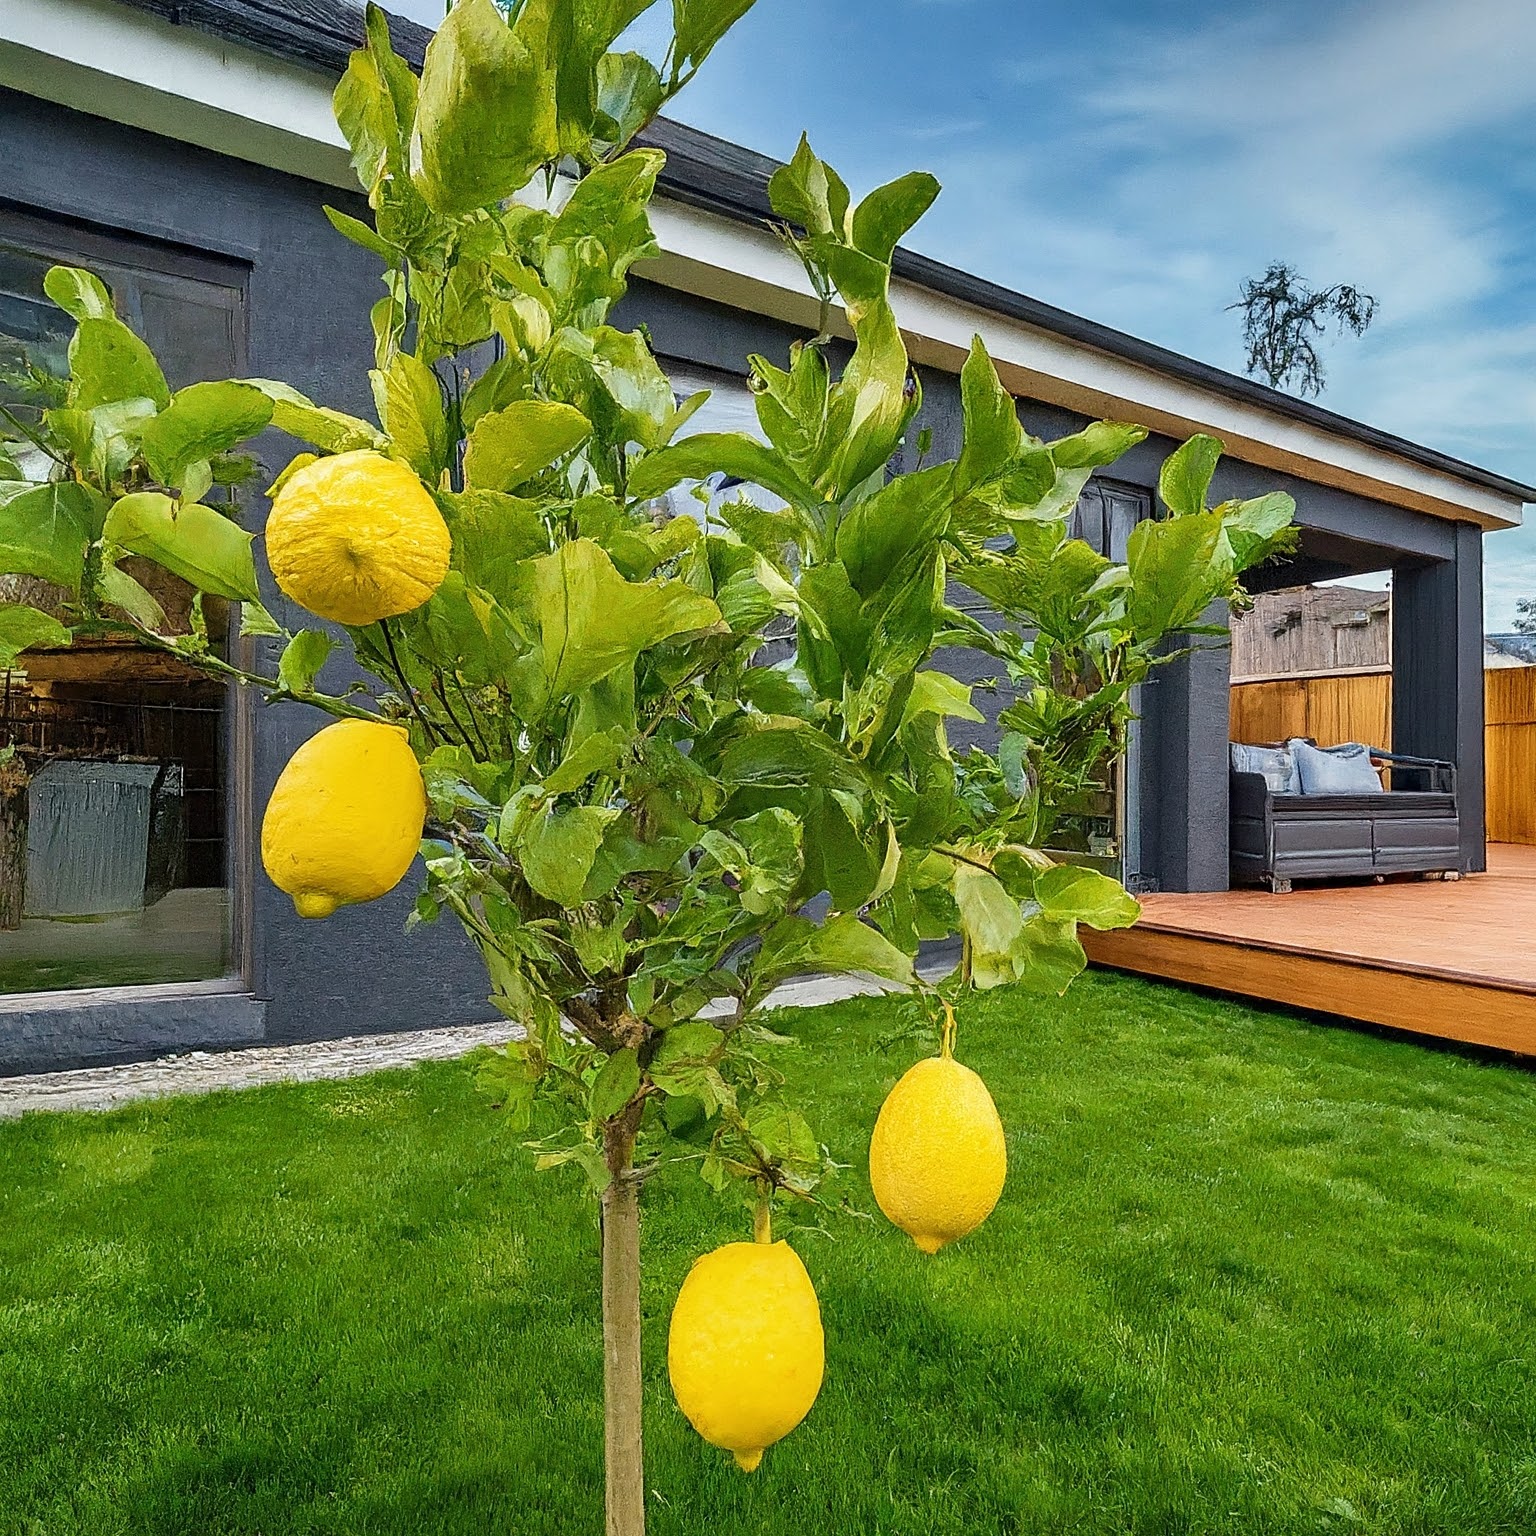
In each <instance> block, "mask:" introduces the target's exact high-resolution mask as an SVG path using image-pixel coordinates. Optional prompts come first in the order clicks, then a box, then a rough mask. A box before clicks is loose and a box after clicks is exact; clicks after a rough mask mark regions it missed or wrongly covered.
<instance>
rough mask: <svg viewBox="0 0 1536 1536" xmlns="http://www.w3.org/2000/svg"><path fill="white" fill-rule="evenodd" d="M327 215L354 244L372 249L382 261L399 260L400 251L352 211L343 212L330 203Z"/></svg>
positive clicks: (368, 249) (365, 248)
mask: <svg viewBox="0 0 1536 1536" xmlns="http://www.w3.org/2000/svg"><path fill="white" fill-rule="evenodd" d="M325 216H326V218H328V219H329V220H330V221H331V227H332V228H333V229H334V230H335V231H336V233H337V234H338V235H343V236H345V237H346V238H347V239H348V240H350V241H351V242H352V243H353V245H360V246H362V248H363V249H364V250H365V251H372V252H373V254H374V255H375V256H377V257H378V258H379V259H380V260H381V261H384V262H387V263H389V264H390V265H393V264H394V263H395V262H396V261H397V260H399V257H400V253H399V251H397V250H396V249H395V247H394V246H392V245H391V244H390V243H389V241H388V240H386V239H385V238H384V237H383V235H381V234H380V233H379V232H378V230H376V229H375V228H374V227H373V225H371V224H364V223H363V221H362V220H361V219H354V218H353V217H352V215H351V214H350V213H342V212H340V211H339V210H338V209H335V208H332V207H330V206H329V205H327V206H326V209H325Z"/></svg>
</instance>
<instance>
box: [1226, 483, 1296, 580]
mask: <svg viewBox="0 0 1536 1536" xmlns="http://www.w3.org/2000/svg"><path fill="white" fill-rule="evenodd" d="M1217 510H1218V511H1219V512H1220V513H1221V518H1222V527H1223V529H1225V531H1226V535H1227V543H1228V545H1229V546H1230V547H1231V550H1232V563H1233V569H1234V570H1237V571H1244V570H1247V569H1248V567H1249V566H1252V565H1256V564H1257V563H1258V562H1259V561H1261V560H1264V559H1266V558H1268V556H1269V555H1271V554H1273V553H1274V552H1275V551H1276V550H1278V549H1283V548H1285V547H1286V546H1287V544H1288V543H1289V538H1288V535H1289V533H1290V529H1291V525H1292V523H1293V522H1294V520H1295V517H1296V502H1295V500H1294V499H1293V498H1292V497H1290V496H1288V495H1287V494H1286V493H1285V492H1284V491H1271V492H1270V493H1269V494H1268V495H1267V496H1255V497H1254V498H1253V499H1252V500H1251V501H1237V502H1227V503H1225V504H1224V505H1222V506H1221V507H1218V508H1217Z"/></svg>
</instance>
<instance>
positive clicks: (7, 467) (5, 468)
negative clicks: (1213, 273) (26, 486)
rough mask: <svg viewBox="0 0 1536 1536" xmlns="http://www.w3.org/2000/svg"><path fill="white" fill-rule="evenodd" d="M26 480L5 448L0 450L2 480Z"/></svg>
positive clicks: (0, 477) (0, 475) (0, 478)
mask: <svg viewBox="0 0 1536 1536" xmlns="http://www.w3.org/2000/svg"><path fill="white" fill-rule="evenodd" d="M26 478H27V477H26V476H25V475H24V474H22V472H21V468H20V466H19V465H18V464H17V463H16V460H15V459H13V458H12V457H11V455H10V454H9V453H7V452H6V450H5V449H4V448H0V480H25V479H26Z"/></svg>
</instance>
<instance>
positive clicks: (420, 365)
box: [375, 352, 450, 486]
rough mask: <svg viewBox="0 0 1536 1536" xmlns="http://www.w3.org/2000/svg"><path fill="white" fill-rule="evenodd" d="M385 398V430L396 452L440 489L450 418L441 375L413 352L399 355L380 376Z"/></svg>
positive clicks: (377, 376)
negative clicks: (444, 408)
mask: <svg viewBox="0 0 1536 1536" xmlns="http://www.w3.org/2000/svg"><path fill="white" fill-rule="evenodd" d="M375 377H376V379H377V384H376V388H378V391H379V393H380V394H381V395H382V397H383V410H382V413H381V414H382V419H383V422H384V430H385V431H386V432H387V433H388V434H389V439H390V442H391V444H392V445H393V447H394V449H395V452H396V453H397V454H399V455H400V456H401V457H402V458H404V460H405V462H406V463H407V464H409V465H410V466H411V468H412V469H414V470H415V471H416V473H417V474H418V475H419V476H420V477H421V479H422V480H423V481H424V482H425V483H426V484H427V485H429V486H430V485H436V484H437V482H438V480H439V478H440V477H441V475H442V473H443V470H444V469H445V468H446V467H447V464H448V454H449V451H450V444H449V441H448V417H447V415H446V413H445V412H444V410H443V390H442V386H441V385H440V384H439V383H438V380H437V375H436V374H435V373H433V371H432V370H431V369H430V368H429V367H427V365H426V364H425V363H424V362H422V361H421V359H420V358H417V357H413V356H412V355H411V354H410V353H409V352H396V353H395V355H394V356H393V357H392V358H391V359H390V362H389V367H388V368H387V369H385V371H384V373H383V374H382V375H376V376H375Z"/></svg>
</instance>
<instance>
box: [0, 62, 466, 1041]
mask: <svg viewBox="0 0 1536 1536" xmlns="http://www.w3.org/2000/svg"><path fill="white" fill-rule="evenodd" d="M0 144H3V145H4V153H3V154H0V201H3V202H5V203H7V204H9V205H11V206H12V207H13V208H19V209H21V210H23V211H27V212H33V213H45V214H52V215H62V216H64V217H65V218H68V219H76V220H80V221H83V223H84V224H85V225H86V226H88V227H99V228H105V229H107V230H110V231H114V232H130V233H132V234H135V235H139V236H144V237H147V238H149V239H153V240H159V241H166V242H170V243H172V244H174V245H176V246H180V247H185V248H189V249H191V250H194V251H211V252H218V253H221V254H223V255H226V256H230V257H233V258H236V259H237V260H239V261H241V262H243V263H245V264H247V266H248V268H249V278H248V285H247V293H248V296H249V305H248V316H249V334H248V338H247V356H248V359H249V366H250V370H251V373H252V374H253V375H254V376H257V377H274V378H282V379H286V380H287V381H289V382H290V383H292V384H294V385H295V386H296V387H298V388H299V389H302V390H304V391H305V392H306V393H308V394H310V395H312V396H313V397H315V398H316V399H319V400H321V401H323V402H325V403H326V404H329V405H334V406H338V407H340V408H342V409H344V410H351V411H356V412H359V413H365V414H371V404H370V401H369V399H368V387H367V370H368V368H369V367H370V366H371V362H372V343H371V339H370V338H371V333H370V330H369V326H368V309H369V306H370V305H371V304H372V303H373V301H374V298H375V297H376V296H377V288H378V266H377V263H376V261H375V260H374V259H373V258H372V257H370V256H369V255H368V254H367V253H366V252H363V251H361V250H359V249H358V248H357V247H355V246H352V245H349V244H348V243H347V242H346V241H344V240H342V239H341V238H340V237H339V236H338V235H337V234H336V233H335V231H334V230H333V229H332V228H331V226H330V224H329V223H328V222H327V220H326V218H325V215H324V213H323V211H322V209H323V206H324V205H325V204H326V203H331V204H332V205H334V206H341V207H343V208H346V209H347V210H348V211H350V212H352V213H354V214H364V213H366V209H365V208H363V207H362V206H360V200H358V199H350V200H349V199H348V198H347V197H346V196H345V195H344V194H341V193H338V192H337V191H336V190H335V189H333V188H330V187H323V186H319V185H316V184H314V183H310V182H305V181H301V180H298V179H296V178H293V177H289V176H284V175H281V174H279V173H277V172H274V171H268V170H265V169H263V168H261V167H258V166H253V165H248V164H245V163H243V162H237V161H231V160H228V159H225V158H223V157H222V156H218V155H214V154H211V153H207V152H205V151H202V150H198V149H195V148H192V147H190V146H187V145H182V144H178V143H174V142H172V141H170V140H166V139H162V138H158V137H155V136H153V135H150V134H144V133H139V132H136V131H134V130H131V129H127V128H123V127H121V126H119V125H116V124H112V123H108V122H106V121H104V120H102V119H99V118H93V117H88V116H84V115H82V114H80V113H76V112H71V111H69V110H67V109H65V108H61V107H56V106H53V105H51V104H48V103H45V102H40V101H37V100H35V99H33V98H31V97H27V96H22V95H19V94H17V93H15V92H12V91H5V90H0ZM294 451H295V445H294V444H292V443H291V442H289V441H287V440H286V439H283V438H281V437H279V436H278V435H277V434H272V435H271V436H270V437H269V438H267V439H264V440H263V445H262V457H263V459H264V460H265V462H266V464H267V466H268V467H269V468H271V469H273V470H274V471H275V469H276V468H278V467H280V466H281V465H282V464H283V463H285V462H286V461H287V458H288V456H289V455H290V454H291V453H293V452H294ZM264 587H265V589H266V593H265V595H266V599H267V601H268V602H269V605H270V606H271V607H272V609H273V612H274V613H277V614H278V615H279V617H285V615H284V613H283V600H282V598H281V597H280V596H279V595H278V594H277V592H276V590H275V588H273V587H272V585H271V582H270V579H269V578H266V577H265V576H264ZM286 617H289V618H292V617H295V615H291V614H289V615H286ZM327 676H328V678H329V676H330V674H327ZM322 723H323V721H322V719H321V718H320V717H319V716H318V714H317V713H316V712H315V711H310V710H304V709H298V708H294V707H286V708H274V709H265V708H260V707H258V708H256V709H255V711H254V719H253V721H252V731H251V733H250V734H251V737H252V740H253V749H252V751H251V754H250V761H249V764H248V771H249V775H250V778H249V783H250V789H251V793H250V796H249V805H250V806H251V807H252V810H251V821H252V824H253V825H254V822H255V819H256V817H255V812H254V807H259V806H262V805H265V804H266V801H267V797H268V795H269V793H270V792H271V788H272V785H273V783H274V782H275V781H276V778H277V775H278V773H279V772H280V771H281V770H282V767H283V765H284V763H286V762H287V760H288V757H289V756H290V755H291V753H292V752H293V750H294V748H296V747H297V746H298V745H299V743H300V742H302V741H303V740H304V739H305V737H306V736H308V735H309V734H310V733H311V732H312V731H313V730H314V729H316V728H317V727H318V726H319V725H320V724H322ZM249 846H251V847H254V839H253V838H252V839H250V840H249ZM235 878H236V879H237V880H239V879H240V878H242V877H241V876H240V875H238V874H237V875H236V877H235ZM243 879H244V882H245V889H246V890H247V892H249V894H250V900H251V922H250V925H249V926H250V934H251V952H250V954H249V957H248V961H247V966H248V970H247V974H248V977H249V984H250V989H251V993H252V994H253V995H254V997H255V998H256V999H258V1000H265V1002H266V1007H265V1026H264V1027H265V1034H266V1037H267V1038H268V1039H271V1040H296V1039H314V1038H323V1037H326V1036H335V1035H341V1034H348V1033H365V1032H369V1031H375V1030H392V1029H408V1028H416V1027H423V1026H426V1025H431V1024H443V1023H450V1022H461V1021H465V1020H471V1019H483V1018H487V1017H490V1016H492V1010H491V1009H490V1008H489V1006H488V1005H487V1003H486V1001H485V997H486V991H487V988H486V985H485V981H484V978H483V974H482V972H481V968H480V962H479V959H478V957H477V956H476V955H475V953H474V951H473V949H472V947H471V946H470V944H469V942H468V940H466V939H465V938H464V936H463V934H462V933H461V932H460V931H459V929H458V928H457V926H456V925H449V924H440V925H438V926H437V927H435V928H418V929H416V930H415V931H413V932H411V933H409V934H407V933H406V932H405V931H404V923H405V918H406V915H407V913H408V912H409V910H410V907H411V902H412V899H413V894H414V888H415V887H416V885H417V884H418V882H417V880H416V879H415V878H414V877H407V879H406V881H405V882H403V884H402V885H401V887H400V888H398V889H397V890H396V891H395V892H394V893H393V894H392V895H391V896H390V897H388V898H386V899H385V900H383V901H381V902H377V903H375V904H373V905H370V906H368V907H366V908H352V909H350V910H344V911H342V912H340V913H338V914H337V915H336V916H334V917H331V918H328V919H326V920H325V921H324V922H305V921H303V920H301V919H300V918H299V917H298V916H297V915H296V914H295V913H294V911H293V905H292V903H291V902H290V901H289V900H288V898H287V897H286V896H284V895H283V894H282V893H281V892H280V891H278V890H276V889H275V888H274V887H273V886H272V884H271V882H270V881H268V880H267V879H266V877H265V875H264V874H262V873H261V871H260V870H259V868H255V869H252V868H247V869H246V871H245V873H244V875H243ZM45 1011H47V1010H44V1009H42V1008H38V1009H34V1010H30V1011H29V1013H28V1021H27V1024H26V1026H25V1028H23V1027H21V1026H17V1027H15V1028H14V1029H13V1028H11V1027H9V1024H8V1021H7V1020H5V1019H4V1017H3V1016H0V1070H3V1067H4V1063H5V1060H6V1056H5V1051H6V1046H5V1043H4V1042H5V1040H6V1038H7V1036H12V1037H13V1038H19V1037H20V1036H21V1035H22V1034H23V1033H24V1034H25V1035H26V1036H27V1038H28V1039H29V1040H30V1041H31V1042H32V1043H31V1045H30V1046H29V1047H28V1053H27V1061H28V1064H35V1063H36V1061H37V1060H38V1059H39V1058H40V1057H42V1056H45V1055H46V1054H47V1052H46V1049H45V1045H44V1043H43V1042H44V1041H45V1037H46V1034H47V1025H46V1021H45V1020H43V1019H42V1017H41V1015H42V1014H43V1013H44V1012H45ZM92 1014H93V1017H94V1019H95V1023H94V1024H93V1023H92V1021H91V1020H90V1019H86V1018H84V1016H83V1015H82V1013H81V1010H80V1007H79V1005H78V1004H76V1003H74V1002H73V1001H72V1002H70V1003H69V1004H68V1005H67V1006H64V1007H62V1008H61V1010H59V1022H60V1031H59V1033H58V1036H57V1039H58V1046H59V1049H58V1056H59V1057H60V1058H64V1057H67V1058H68V1059H70V1060H82V1059H105V1058H109V1057H114V1056H122V1055H125V1054H127V1055H132V1054H145V1053H146V1052H147V1051H151V1050H164V1049H172V1048H177V1047H180V1046H186V1045H189V1044H202V1043H218V1042H227V1041H228V1040H229V1039H230V1023H229V1019H230V1015H229V1010H228V1007H227V1005H225V1004H223V1003H218V1002H216V1001H214V1002H210V1001H206V1000H201V999H198V998H196V997H189V998H188V999H187V1001H186V1003H185V1004H184V1005H183V1006H182V1007H180V1008H179V1009H178V1010H177V1011H176V1017H175V1019H174V1022H175V1025H176V1028H175V1029H174V1030H170V1031H167V1030H166V1029H165V1028H154V1027H152V1021H153V1019H154V1018H156V1017H158V1018H159V1019H160V1020H161V1021H162V1023H164V1022H165V1021H166V1020H167V1019H168V1018H169V1015H168V1014H167V1012H166V1010H165V1009H164V1007H163V1005H162V1006H160V1007H159V1008H158V1009H156V1008H150V1009H148V1010H147V1012H146V1010H145V1009H143V1008H137V1009H128V1010H127V1011H126V1012H123V1011H121V1010H117V1011H115V1010H114V1009H112V1008H108V1009H107V1010H106V1011H105V1012H102V1011H100V1010H92ZM130 1014H132V1015H135V1016H137V1017H139V1019H140V1022H139V1023H138V1024H137V1025H135V1024H134V1023H133V1022H132V1020H131V1019H130V1018H129V1015H130ZM248 1017H249V1016H248V1015H242V1018H248ZM124 1020H127V1021H128V1022H126V1023H125V1022H123V1021H124ZM200 1021H201V1022H200ZM245 1027H247V1028H248V1025H247V1026H245ZM93 1039H94V1040H95V1041H96V1044H95V1045H94V1046H93V1045H92V1040H93ZM135 1042H138V1043H137V1044H136V1043H135Z"/></svg>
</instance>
